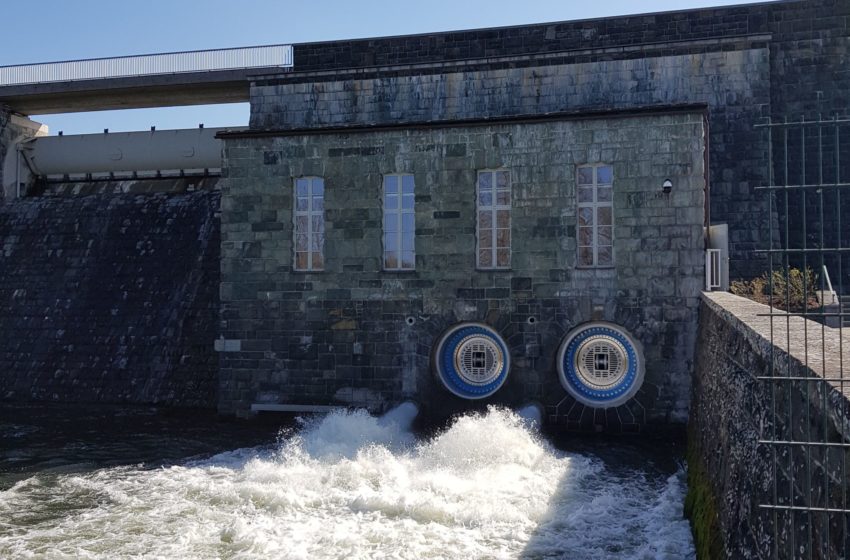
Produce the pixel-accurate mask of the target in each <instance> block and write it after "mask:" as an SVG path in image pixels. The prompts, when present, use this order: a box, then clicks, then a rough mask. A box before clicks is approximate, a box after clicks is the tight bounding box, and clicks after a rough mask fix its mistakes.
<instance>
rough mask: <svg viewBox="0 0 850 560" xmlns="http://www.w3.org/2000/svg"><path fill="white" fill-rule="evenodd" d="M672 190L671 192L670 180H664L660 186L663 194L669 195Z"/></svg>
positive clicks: (671, 182) (671, 183)
mask: <svg viewBox="0 0 850 560" xmlns="http://www.w3.org/2000/svg"><path fill="white" fill-rule="evenodd" d="M672 190H673V181H671V180H670V179H666V180H665V181H664V184H663V185H661V191H662V192H663V193H664V194H670V192H671V191H672Z"/></svg>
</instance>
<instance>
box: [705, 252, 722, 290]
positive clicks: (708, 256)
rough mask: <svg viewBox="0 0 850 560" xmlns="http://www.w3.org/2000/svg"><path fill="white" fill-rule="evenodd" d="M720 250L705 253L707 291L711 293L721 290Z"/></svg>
mask: <svg viewBox="0 0 850 560" xmlns="http://www.w3.org/2000/svg"><path fill="white" fill-rule="evenodd" d="M720 285H721V282H720V249H706V251H705V290H706V291H707V292H710V291H711V290H716V289H718V288H720Z"/></svg>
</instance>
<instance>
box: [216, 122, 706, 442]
mask: <svg viewBox="0 0 850 560" xmlns="http://www.w3.org/2000/svg"><path fill="white" fill-rule="evenodd" d="M704 136H705V123H704V114H703V112H701V111H697V112H693V111H690V112H670V113H666V114H665V113H658V114H644V115H631V116H628V115H620V116H608V117H604V118H603V117H599V118H595V119H572V120H570V119H563V118H562V119H550V120H545V121H541V122H504V123H498V124H497V123H479V124H477V125H472V124H467V125H455V126H451V125H446V126H434V127H420V128H416V129H406V128H404V127H399V128H395V129H387V130H381V131H375V130H368V129H363V130H359V131H351V130H349V131H341V132H335V133H322V134H312V133H310V131H306V130H304V131H292V132H291V133H288V134H277V135H259V136H257V135H252V134H251V133H250V132H247V133H244V134H242V135H241V136H239V135H235V136H230V137H228V138H227V139H226V141H225V167H226V169H227V179H226V182H225V185H224V187H223V194H222V290H221V299H222V306H223V312H222V313H223V315H222V325H223V328H222V335H223V337H224V339H225V340H224V341H223V342H222V345H221V349H222V350H224V351H223V352H222V353H221V356H220V359H221V385H220V389H219V390H220V401H219V409H220V410H221V411H222V412H224V413H234V412H235V413H237V414H246V413H247V411H248V407H249V406H250V405H251V404H252V403H259V402H262V403H293V404H338V405H344V404H351V405H358V406H369V407H370V408H373V409H376V408H381V407H385V406H389V405H392V404H394V403H398V402H400V401H401V400H402V399H405V398H414V399H416V400H417V401H419V402H420V403H422V404H423V406H424V407H425V408H426V409H427V411H428V412H431V413H434V414H437V415H444V414H449V413H451V412H455V411H458V410H464V409H468V408H469V407H470V406H473V405H472V404H471V403H470V402H469V401H463V400H461V399H459V398H457V397H454V396H453V395H451V394H450V393H449V392H448V391H446V390H444V389H443V388H441V387H440V386H439V383H438V382H437V381H436V380H435V379H434V378H433V375H432V373H431V364H430V361H431V360H430V354H431V351H432V347H433V345H434V344H435V341H436V339H437V337H438V336H439V335H440V333H441V332H442V331H443V330H444V329H446V328H447V327H449V326H450V325H452V324H454V323H456V322H458V321H478V322H484V323H487V324H488V325H490V326H492V327H494V328H495V329H496V330H497V331H499V332H500V333H501V335H502V336H503V337H504V338H505V340H506V341H507V343H508V345H509V347H510V352H511V354H512V358H513V367H512V371H511V374H510V377H509V379H508V381H507V384H506V385H505V386H504V387H503V388H502V389H501V390H500V391H499V392H497V393H496V395H495V396H494V397H493V398H491V399H487V400H486V402H485V403H480V404H489V403H493V402H498V403H504V404H510V405H519V404H522V403H523V402H524V401H527V400H529V399H534V400H539V401H541V402H543V403H544V404H545V405H547V406H548V407H549V408H548V410H549V413H550V415H551V416H552V419H553V420H555V421H556V422H558V423H562V424H564V425H566V426H568V427H572V428H577V429H607V430H610V431H629V430H631V431H637V430H640V429H643V428H645V427H646V426H647V425H648V424H661V423H667V422H670V421H679V422H682V421H684V419H685V416H686V408H687V400H688V391H689V378H690V372H691V367H692V362H691V359H690V356H691V354H692V349H693V345H694V339H695V334H696V332H695V327H696V312H697V303H698V297H699V292H700V290H701V289H702V286H703V282H704V256H703V254H704V253H703V250H704V239H703V223H704V196H705V193H704V187H705V176H704V171H705V170H704V149H705V144H704V141H705V139H704ZM584 163H609V164H610V165H612V166H613V172H614V193H615V194H614V215H615V219H614V221H615V229H614V239H615V246H614V251H615V255H616V256H615V266H614V267H613V268H604V269H602V268H600V269H583V268H580V267H577V263H576V259H577V257H576V254H577V250H576V228H577V225H576V212H577V209H576V187H575V184H576V177H575V174H576V166H577V165H579V164H584ZM495 168H502V169H507V170H509V172H510V175H511V181H512V193H513V194H512V210H511V212H512V261H511V268H510V270H502V271H483V270H477V269H476V263H475V251H476V206H475V205H476V174H477V171H478V170H482V169H495ZM387 173H410V174H413V175H414V178H415V192H416V197H415V201H416V202H415V219H416V236H415V248H416V270H415V271H414V272H389V271H384V270H382V206H381V200H382V194H381V193H382V191H381V189H382V176H383V175H384V174H387ZM304 176H320V177H323V178H324V181H325V201H324V204H325V253H324V258H325V269H324V271H322V272H315V273H305V272H297V271H294V270H293V258H294V257H293V188H294V180H295V178H298V177H304ZM667 178H670V179H671V180H672V181H673V182H674V184H675V188H674V189H673V191H672V192H671V193H670V194H664V193H663V192H662V190H661V185H662V183H663V181H664V180H665V179H667ZM594 319H596V320H607V321H611V322H614V323H617V324H620V325H622V326H624V327H626V328H627V329H628V330H630V331H631V333H632V334H633V335H634V336H635V337H636V338H637V339H639V341H640V342H641V343H642V345H643V348H644V352H645V354H646V362H647V373H646V382H645V383H644V385H643V388H642V389H641V391H640V392H639V393H638V395H637V396H636V398H634V399H633V400H631V401H630V402H628V403H626V404H625V405H623V406H620V407H618V408H612V409H609V410H607V411H603V410H598V411H596V413H594V412H593V411H592V410H590V409H587V410H586V409H585V407H584V406H583V405H575V406H574V401H573V400H572V399H571V398H570V397H567V396H566V393H565V391H564V389H562V388H561V386H560V384H559V381H558V378H557V373H556V370H555V353H556V352H557V349H558V345H559V344H560V342H561V340H562V339H563V337H564V335H565V333H567V332H568V331H569V330H570V329H571V328H573V327H575V326H576V325H578V324H580V323H583V322H587V321H591V320H594Z"/></svg>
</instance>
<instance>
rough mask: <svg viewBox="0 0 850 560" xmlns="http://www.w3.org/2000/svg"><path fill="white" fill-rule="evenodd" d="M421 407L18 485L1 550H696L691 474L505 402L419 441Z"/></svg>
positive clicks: (7, 508) (26, 554)
mask: <svg viewBox="0 0 850 560" xmlns="http://www.w3.org/2000/svg"><path fill="white" fill-rule="evenodd" d="M411 406H412V405H411ZM413 417H415V411H414V410H412V409H411V408H410V407H405V408H402V409H397V410H396V411H393V412H392V413H389V414H388V415H387V416H385V417H384V418H383V419H375V418H372V417H370V416H368V415H367V414H365V413H360V412H352V413H334V414H331V415H328V416H326V417H324V418H322V419H319V420H314V421H311V422H308V423H307V424H306V425H305V426H304V428H303V429H302V430H301V431H300V432H299V433H298V435H296V436H293V437H290V438H288V439H286V440H285V441H284V442H283V443H282V444H281V445H280V447H279V448H277V449H273V450H264V449H251V450H237V451H234V452H230V453H224V454H220V455H217V456H215V457H212V458H210V459H209V460H207V461H195V462H191V463H187V464H185V465H182V466H176V467H171V468H163V469H156V470H142V469H139V468H126V467H125V468H113V469H103V470H99V471H95V472H93V473H90V474H87V475H84V476H80V475H46V476H42V475H40V476H36V477H33V478H30V479H27V480H25V481H21V482H19V483H18V484H16V485H15V486H14V487H13V488H11V489H9V490H8V491H6V492H0V557H4V558H5V557H9V558H33V557H40V556H45V555H47V556H49V557H56V558H63V557H68V558H120V557H131V556H144V557H163V558H210V557H235V558H296V559H297V558H304V559H308V558H309V559H315V558H364V559H365V558H369V559H371V558H415V559H421V558H463V559H472V558H496V559H498V558H517V557H529V558H540V557H567V558H577V559H580V558H629V559H631V558H653V559H655V558H676V559H680V558H689V557H692V556H693V547H692V544H691V539H690V531H689V529H688V525H687V522H686V521H684V520H683V519H682V512H681V510H682V501H683V486H684V485H683V481H682V477H681V476H680V475H677V476H673V477H671V478H670V479H668V480H649V479H646V478H644V477H642V476H641V475H640V474H639V473H636V472H631V471H629V472H628V473H627V474H625V475H623V474H617V475H615V474H612V473H611V472H609V471H608V470H607V469H606V468H605V467H604V465H603V464H602V463H601V462H600V461H598V460H596V459H593V458H590V457H585V456H580V455H570V454H565V453H561V452H558V451H556V450H554V449H553V448H552V447H551V446H550V445H549V444H548V443H547V442H546V441H545V440H543V439H541V438H540V437H539V436H538V435H537V434H536V433H535V432H534V431H532V430H530V429H529V428H528V427H527V424H526V423H525V422H524V421H523V419H522V418H520V417H519V416H518V415H516V414H514V413H512V412H509V411H504V410H491V411H489V412H488V413H487V414H484V415H473V416H466V417H462V418H459V419H458V420H457V421H456V422H455V423H454V424H453V425H452V426H451V427H450V428H448V429H447V430H446V431H444V432H443V433H441V434H439V435H438V436H436V437H435V438H433V439H432V440H430V441H424V442H419V443H416V442H415V441H414V438H413V436H412V435H411V434H410V431H409V427H410V423H411V422H412V419H413Z"/></svg>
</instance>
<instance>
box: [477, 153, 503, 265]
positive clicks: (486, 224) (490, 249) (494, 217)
mask: <svg viewBox="0 0 850 560" xmlns="http://www.w3.org/2000/svg"><path fill="white" fill-rule="evenodd" d="M477 262H478V268H510V266H511V174H510V171H507V170H504V169H501V170H496V171H479V172H478V261H477Z"/></svg>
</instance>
